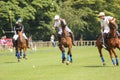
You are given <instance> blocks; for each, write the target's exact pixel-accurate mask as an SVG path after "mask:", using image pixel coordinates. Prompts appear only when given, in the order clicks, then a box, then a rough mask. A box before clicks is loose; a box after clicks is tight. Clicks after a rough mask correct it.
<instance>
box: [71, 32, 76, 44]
mask: <svg viewBox="0 0 120 80" xmlns="http://www.w3.org/2000/svg"><path fill="white" fill-rule="evenodd" d="M70 36H71V39H72V44H73V45H74V46H75V43H74V41H75V38H74V35H73V33H71V32H70Z"/></svg>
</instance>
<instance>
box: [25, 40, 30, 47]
mask: <svg viewBox="0 0 120 80" xmlns="http://www.w3.org/2000/svg"><path fill="white" fill-rule="evenodd" d="M25 40H26V44H27V48H30V47H29V42H28V39H25Z"/></svg>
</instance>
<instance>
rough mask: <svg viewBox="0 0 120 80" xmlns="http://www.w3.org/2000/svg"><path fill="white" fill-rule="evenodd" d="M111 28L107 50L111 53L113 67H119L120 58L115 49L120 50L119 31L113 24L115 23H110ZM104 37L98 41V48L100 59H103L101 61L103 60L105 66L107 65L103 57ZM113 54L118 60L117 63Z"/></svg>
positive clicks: (100, 37)
mask: <svg viewBox="0 0 120 80" xmlns="http://www.w3.org/2000/svg"><path fill="white" fill-rule="evenodd" d="M109 27H110V32H109V33H108V38H107V42H106V44H107V48H106V50H107V51H108V52H109V54H110V58H111V61H112V63H113V65H117V66H118V65H119V62H118V56H117V54H116V52H115V48H118V49H120V39H119V38H118V34H117V32H116V31H117V29H116V26H115V25H114V24H113V23H111V22H110V23H109ZM102 41H103V40H102V35H100V36H99V37H98V39H97V41H96V46H97V48H98V51H99V53H100V57H101V60H102V63H103V65H105V64H106V63H105V60H104V57H103V54H102V48H103V47H102V45H103V42H102ZM113 54H114V56H115V58H116V62H115V61H114V58H113Z"/></svg>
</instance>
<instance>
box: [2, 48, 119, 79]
mask: <svg viewBox="0 0 120 80" xmlns="http://www.w3.org/2000/svg"><path fill="white" fill-rule="evenodd" d="M116 51H117V53H118V56H119V59H120V51H118V50H116ZM27 52H28V60H24V59H22V60H21V62H20V63H18V62H17V59H16V57H15V56H14V52H12V53H11V52H8V51H1V52H0V80H120V67H119V66H118V67H117V66H113V65H112V62H111V60H110V57H109V54H108V52H107V51H105V50H104V49H103V52H104V58H105V60H106V66H102V63H101V60H100V57H99V53H98V51H97V48H96V47H73V49H72V53H73V63H72V64H70V65H68V66H67V65H66V64H62V63H61V52H60V50H59V49H58V48H52V47H49V48H39V49H37V51H35V52H34V51H31V50H28V51H27Z"/></svg>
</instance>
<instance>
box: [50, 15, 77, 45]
mask: <svg viewBox="0 0 120 80" xmlns="http://www.w3.org/2000/svg"><path fill="white" fill-rule="evenodd" d="M61 22H63V23H64V25H65V26H66V28H65V29H66V31H68V32H69V33H70V36H71V38H72V44H73V45H74V46H75V44H74V35H73V32H72V31H71V30H70V28H69V27H68V26H67V24H66V21H65V19H62V18H60V16H59V15H55V17H54V26H53V27H52V29H58V30H59V31H58V41H59V45H60V40H61V35H62V24H61Z"/></svg>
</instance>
